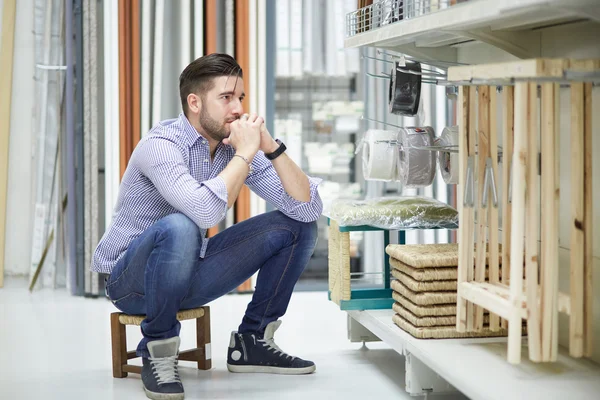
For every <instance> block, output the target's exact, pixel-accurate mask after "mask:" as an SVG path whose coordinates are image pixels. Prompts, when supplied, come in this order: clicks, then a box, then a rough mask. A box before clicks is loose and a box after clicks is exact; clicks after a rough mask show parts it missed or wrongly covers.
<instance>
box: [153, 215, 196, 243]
mask: <svg viewBox="0 0 600 400" xmlns="http://www.w3.org/2000/svg"><path fill="white" fill-rule="evenodd" d="M161 224H162V225H163V227H162V228H163V229H162V230H163V232H164V233H166V234H167V235H168V236H170V237H175V238H177V239H178V240H184V241H187V240H191V241H195V242H197V241H198V239H199V238H200V229H199V228H198V225H196V224H195V223H194V221H192V220H191V219H190V218H188V217H187V216H185V215H184V214H181V213H175V214H171V215H168V216H166V217H164V218H163V219H162V221H161Z"/></svg>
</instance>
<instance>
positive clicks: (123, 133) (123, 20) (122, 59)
mask: <svg viewBox="0 0 600 400" xmlns="http://www.w3.org/2000/svg"><path fill="white" fill-rule="evenodd" d="M128 8H129V7H128V2H127V1H119V87H120V90H119V143H120V154H119V171H120V175H119V176H120V177H121V179H122V178H123V174H124V173H125V166H126V165H127V150H128V148H129V147H128V145H127V134H128V131H127V119H128V118H127V92H128V90H127V86H128V84H129V82H128V81H127V61H126V60H127V58H128V57H129V55H128V54H127V48H126V42H127V27H128V24H127V17H128V14H127V9H128Z"/></svg>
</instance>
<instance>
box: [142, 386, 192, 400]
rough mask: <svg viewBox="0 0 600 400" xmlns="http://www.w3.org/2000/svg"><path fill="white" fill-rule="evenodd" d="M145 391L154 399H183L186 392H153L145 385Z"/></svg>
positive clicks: (147, 395)
mask: <svg viewBox="0 0 600 400" xmlns="http://www.w3.org/2000/svg"><path fill="white" fill-rule="evenodd" d="M144 392H146V397H148V398H149V399H152V400H183V399H184V397H185V394H184V393H156V392H151V391H150V390H148V389H146V388H145V387H144Z"/></svg>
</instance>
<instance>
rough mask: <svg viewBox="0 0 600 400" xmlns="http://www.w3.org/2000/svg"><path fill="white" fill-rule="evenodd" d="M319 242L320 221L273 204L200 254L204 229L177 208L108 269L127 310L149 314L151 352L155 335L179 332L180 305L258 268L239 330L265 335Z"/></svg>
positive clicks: (111, 289)
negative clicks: (298, 217)
mask: <svg viewBox="0 0 600 400" xmlns="http://www.w3.org/2000/svg"><path fill="white" fill-rule="evenodd" d="M316 242H317V224H316V222H312V223H303V222H298V221H295V220H293V219H291V218H289V217H286V216H285V215H284V214H282V213H281V212H279V211H273V212H269V213H265V214H262V215H259V216H256V217H254V218H250V219H248V220H246V221H243V222H240V223H238V224H235V225H233V226H232V227H230V228H228V229H226V230H225V231H223V232H221V233H219V234H217V235H215V236H214V237H212V238H210V240H209V242H208V246H207V248H206V254H205V257H204V258H200V257H199V255H200V248H201V237H200V229H199V228H198V226H197V225H196V224H195V223H194V222H192V220H191V219H189V218H188V217H186V216H185V215H183V214H171V215H169V216H167V217H164V218H163V219H161V220H159V221H157V222H156V223H155V224H154V225H152V226H151V227H150V228H148V229H147V230H146V231H145V232H144V233H142V234H141V235H140V236H139V237H137V238H136V239H135V240H133V241H132V242H131V244H130V245H129V247H128V249H127V251H126V253H125V255H124V256H123V257H121V258H120V260H119V262H118V263H117V264H116V266H115V267H114V268H113V270H112V272H111V274H110V276H109V277H108V281H107V289H106V291H107V294H108V296H109V297H110V299H111V300H112V301H113V303H114V304H115V306H116V307H117V308H118V309H120V310H121V311H123V312H125V313H127V314H145V315H146V319H144V321H143V322H142V325H141V330H142V334H143V336H144V337H143V339H142V340H141V341H140V343H139V345H138V348H137V354H138V355H139V356H142V357H149V353H148V349H147V346H146V345H147V343H148V342H149V341H151V340H159V339H167V338H170V337H173V336H178V335H179V330H180V328H181V325H180V323H179V321H177V319H176V314H177V312H178V311H179V310H186V309H190V308H195V307H200V306H202V305H205V304H207V303H209V302H211V301H213V300H215V299H216V298H218V297H221V296H223V295H224V294H227V293H229V292H230V291H232V290H234V289H235V288H236V287H238V286H239V285H240V284H242V283H243V282H244V281H246V280H247V279H248V278H250V277H251V276H252V275H254V273H255V272H257V271H258V278H257V281H256V288H255V291H254V294H253V296H252V300H251V301H250V303H249V304H248V307H247V309H246V313H245V315H244V317H243V319H242V322H241V325H240V326H239V328H238V332H240V333H248V332H253V333H257V334H259V335H262V334H263V333H264V329H265V327H266V326H267V325H268V324H269V323H270V322H273V321H276V320H277V319H278V318H279V317H281V316H282V315H284V314H285V312H286V310H287V306H288V303H289V301H290V297H291V295H292V291H293V289H294V286H295V284H296V282H297V281H298V278H299V277H300V275H301V274H302V271H303V270H304V268H305V267H306V265H307V264H308V261H309V259H310V257H311V255H312V253H313V250H314V247H315V245H316Z"/></svg>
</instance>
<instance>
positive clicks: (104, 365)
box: [0, 279, 464, 400]
mask: <svg viewBox="0 0 600 400" xmlns="http://www.w3.org/2000/svg"><path fill="white" fill-rule="evenodd" d="M248 301H249V296H248V295H228V296H225V297H222V298H221V299H219V300H217V301H215V302H213V303H212V304H211V314H212V353H213V354H212V357H213V368H212V370H210V371H198V370H197V369H195V368H194V367H193V364H191V363H186V362H183V363H182V364H181V365H182V368H181V375H182V379H183V382H184V385H185V390H186V398H187V399H265V400H266V399H286V400H287V399H303V400H304V399H313V400H317V399H328V400H329V399H345V400H347V399H361V400H364V399H409V398H411V397H409V396H408V395H407V394H406V393H405V392H404V389H403V387H404V374H403V369H404V368H403V365H404V359H403V358H402V357H401V356H400V355H398V353H396V352H395V351H394V350H391V349H390V348H389V347H387V346H386V345H385V344H383V343H370V344H368V350H364V349H361V344H357V343H350V342H349V341H348V340H347V337H346V314H345V313H344V312H342V311H340V310H339V309H337V308H336V306H335V305H334V304H333V303H331V302H329V301H327V296H326V294H325V293H323V292H300V293H295V294H294V296H293V297H292V302H291V304H290V306H289V309H288V313H287V314H286V315H285V316H284V318H283V324H282V326H281V328H280V329H279V331H278V332H277V334H276V336H275V339H276V342H277V343H278V344H279V345H280V347H282V348H283V349H284V350H286V351H287V352H289V353H291V354H295V355H299V356H302V357H304V358H308V359H312V360H314V361H315V363H316V364H317V372H316V373H315V374H312V375H308V376H274V375H266V374H232V373H229V372H228V371H227V369H226V366H225V357H226V349H227V344H228V341H229V334H230V331H231V330H235V329H236V328H237V324H238V323H239V321H240V319H241V316H242V314H243V311H244V309H245V305H246V304H247V302H248ZM112 311H114V308H113V306H112V304H111V303H110V302H108V301H107V300H105V299H87V298H81V297H71V296H69V295H68V294H67V293H66V292H65V291H62V290H59V291H51V290H43V291H38V292H35V293H33V294H30V293H29V292H28V291H27V289H26V282H24V281H20V280H16V279H8V280H7V282H6V286H5V288H3V289H0V323H1V327H0V399H86V400H88V399H90V400H91V399H144V398H145V395H144V393H143V390H142V388H141V381H140V379H139V377H137V376H135V375H130V377H128V378H125V379H114V378H113V377H112V372H111V350H110V327H109V313H110V312H112ZM137 329H138V328H135V327H128V346H129V347H130V348H134V347H135V345H136V343H137V340H138V338H139V333H138V332H139V331H138V330H137ZM194 334H195V329H194V326H193V322H191V321H187V322H184V323H183V327H182V332H181V337H182V346H181V347H182V348H189V347H192V346H193V342H194V339H195V336H194ZM434 397H440V398H443V399H445V400H450V399H459V398H464V397H462V396H460V395H456V396H455V395H453V396H443V397H442V396H429V398H430V399H431V398H434Z"/></svg>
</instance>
